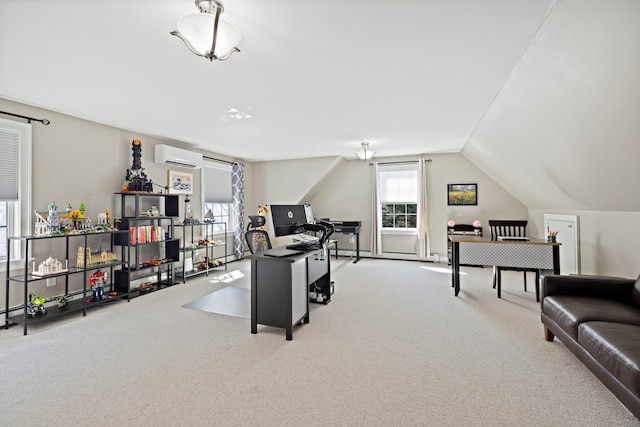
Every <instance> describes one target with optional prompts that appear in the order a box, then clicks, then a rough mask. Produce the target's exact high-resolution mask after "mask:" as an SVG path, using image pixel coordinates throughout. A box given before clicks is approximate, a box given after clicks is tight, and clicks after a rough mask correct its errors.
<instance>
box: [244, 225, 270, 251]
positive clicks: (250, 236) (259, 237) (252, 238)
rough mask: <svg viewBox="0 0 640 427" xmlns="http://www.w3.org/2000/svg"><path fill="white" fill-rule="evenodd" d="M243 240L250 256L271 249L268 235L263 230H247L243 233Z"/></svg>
mask: <svg viewBox="0 0 640 427" xmlns="http://www.w3.org/2000/svg"><path fill="white" fill-rule="evenodd" d="M244 238H245V240H246V241H247V246H249V250H250V251H251V253H252V254H255V253H257V252H264V251H266V250H267V249H271V241H270V240H269V234H268V233H267V232H266V231H264V230H249V231H247V232H246V233H244Z"/></svg>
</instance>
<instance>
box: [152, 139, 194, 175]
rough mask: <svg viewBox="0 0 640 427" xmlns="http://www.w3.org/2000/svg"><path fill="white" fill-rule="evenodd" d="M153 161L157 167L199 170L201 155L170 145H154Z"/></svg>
mask: <svg viewBox="0 0 640 427" xmlns="http://www.w3.org/2000/svg"><path fill="white" fill-rule="evenodd" d="M155 154H156V156H155V161H156V163H157V164H159V165H167V166H178V167H181V168H189V169H200V168H201V167H202V154H200V153H196V152H194V151H189V150H183V149H182V148H177V147H172V146H170V145H164V144H156V152H155Z"/></svg>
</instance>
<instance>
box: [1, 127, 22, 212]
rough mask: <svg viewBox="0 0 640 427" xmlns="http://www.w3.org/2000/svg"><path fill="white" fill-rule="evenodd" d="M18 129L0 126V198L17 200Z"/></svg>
mask: <svg viewBox="0 0 640 427" xmlns="http://www.w3.org/2000/svg"><path fill="white" fill-rule="evenodd" d="M19 185H20V131H19V130H17V129H8V128H5V127H1V126H0V200H3V201H16V200H18V189H19Z"/></svg>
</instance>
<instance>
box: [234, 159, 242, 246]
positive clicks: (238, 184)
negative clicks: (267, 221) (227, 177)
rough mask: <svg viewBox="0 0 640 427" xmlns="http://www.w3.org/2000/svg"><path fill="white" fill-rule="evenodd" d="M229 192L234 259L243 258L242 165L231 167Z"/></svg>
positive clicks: (236, 164)
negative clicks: (230, 197) (231, 202)
mask: <svg viewBox="0 0 640 427" xmlns="http://www.w3.org/2000/svg"><path fill="white" fill-rule="evenodd" d="M231 192H232V197H233V220H234V223H235V225H236V227H235V229H234V230H233V254H234V255H235V256H236V259H240V258H243V257H244V238H243V237H244V164H243V163H234V164H233V165H232V166H231Z"/></svg>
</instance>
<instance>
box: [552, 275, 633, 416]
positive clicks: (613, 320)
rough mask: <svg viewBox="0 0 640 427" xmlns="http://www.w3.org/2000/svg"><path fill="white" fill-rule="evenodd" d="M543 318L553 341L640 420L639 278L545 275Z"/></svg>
mask: <svg viewBox="0 0 640 427" xmlns="http://www.w3.org/2000/svg"><path fill="white" fill-rule="evenodd" d="M540 305H541V309H542V313H541V318H542V323H543V324H544V335H545V339H546V340H547V341H553V338H554V336H555V337H558V339H559V340H560V341H561V342H562V343H563V344H564V345H565V346H566V347H567V348H568V349H569V350H571V351H572V352H573V353H574V354H575V355H576V356H577V357H578V359H580V360H581V361H582V363H584V364H585V365H586V366H587V367H588V368H589V369H590V370H591V371H592V372H593V373H594V374H595V375H596V377H598V379H600V381H602V383H603V384H604V385H605V386H607V388H608V389H609V390H611V392H612V393H613V394H614V395H615V396H616V397H617V398H618V399H619V400H620V401H621V402H622V403H623V404H624V405H625V406H626V407H627V408H629V410H630V411H631V412H632V413H633V415H635V416H636V418H640V277H638V279H637V280H632V279H623V278H616V277H602V276H585V275H575V276H556V275H550V276H545V277H544V278H543V280H542V288H541V300H540Z"/></svg>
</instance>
